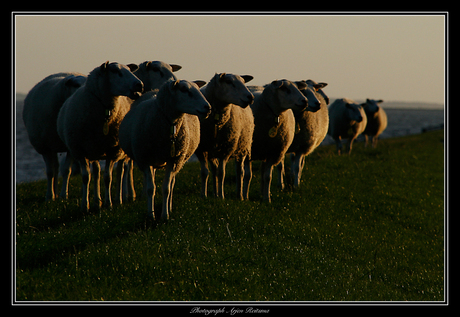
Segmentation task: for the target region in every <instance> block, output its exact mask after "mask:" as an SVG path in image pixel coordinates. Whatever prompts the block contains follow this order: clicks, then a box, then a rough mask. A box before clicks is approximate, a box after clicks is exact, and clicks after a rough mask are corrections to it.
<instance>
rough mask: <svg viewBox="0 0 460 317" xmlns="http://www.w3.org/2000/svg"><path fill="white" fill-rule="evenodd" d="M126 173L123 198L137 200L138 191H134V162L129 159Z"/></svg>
mask: <svg viewBox="0 0 460 317" xmlns="http://www.w3.org/2000/svg"><path fill="white" fill-rule="evenodd" d="M125 168H126V172H125V174H124V176H123V190H124V194H123V196H124V197H125V198H126V199H128V201H135V200H136V191H135V190H134V176H133V174H134V161H133V160H131V159H129V160H128V162H127V163H126V166H125Z"/></svg>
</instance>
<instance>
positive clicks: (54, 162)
mask: <svg viewBox="0 0 460 317" xmlns="http://www.w3.org/2000/svg"><path fill="white" fill-rule="evenodd" d="M43 160H44V161H45V165H46V179H47V187H46V196H45V198H46V200H54V198H55V194H54V193H55V192H57V180H58V172H59V160H58V157H57V153H47V154H43Z"/></svg>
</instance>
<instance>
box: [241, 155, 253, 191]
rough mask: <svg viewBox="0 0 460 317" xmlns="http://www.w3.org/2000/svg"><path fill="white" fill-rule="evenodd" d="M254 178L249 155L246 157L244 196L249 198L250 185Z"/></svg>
mask: <svg viewBox="0 0 460 317" xmlns="http://www.w3.org/2000/svg"><path fill="white" fill-rule="evenodd" d="M251 178H252V164H251V161H250V160H249V157H247V156H246V158H245V159H244V179H243V198H244V199H249V186H250V185H251Z"/></svg>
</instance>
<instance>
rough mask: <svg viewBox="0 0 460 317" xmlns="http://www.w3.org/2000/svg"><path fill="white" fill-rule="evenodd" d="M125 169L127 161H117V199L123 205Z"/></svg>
mask: <svg viewBox="0 0 460 317" xmlns="http://www.w3.org/2000/svg"><path fill="white" fill-rule="evenodd" d="M124 171H125V161H124V160H119V161H118V162H117V179H116V182H117V184H116V189H117V197H116V201H117V202H118V203H119V204H120V205H121V204H123V174H124Z"/></svg>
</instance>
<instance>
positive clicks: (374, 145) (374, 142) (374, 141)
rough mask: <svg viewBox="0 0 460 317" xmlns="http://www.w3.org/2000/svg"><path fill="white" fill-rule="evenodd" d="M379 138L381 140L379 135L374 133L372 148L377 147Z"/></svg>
mask: <svg viewBox="0 0 460 317" xmlns="http://www.w3.org/2000/svg"><path fill="white" fill-rule="evenodd" d="M378 140H379V138H378V136H376V135H374V136H373V137H372V148H373V149H375V148H377V142H378Z"/></svg>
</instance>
